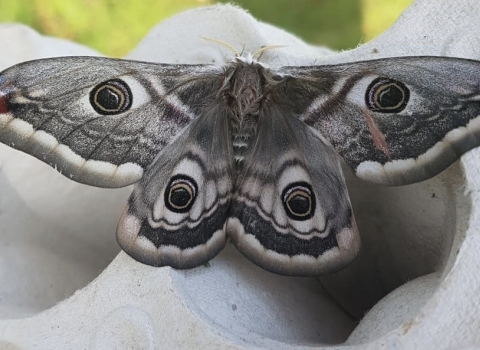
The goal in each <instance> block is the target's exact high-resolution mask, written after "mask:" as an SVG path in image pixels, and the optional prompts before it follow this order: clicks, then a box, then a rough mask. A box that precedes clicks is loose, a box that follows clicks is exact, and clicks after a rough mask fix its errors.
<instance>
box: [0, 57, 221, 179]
mask: <svg viewBox="0 0 480 350" xmlns="http://www.w3.org/2000/svg"><path fill="white" fill-rule="evenodd" d="M215 72H217V73H218V68H212V67H211V66H210V67H209V66H184V65H161V64H152V63H143V62H133V61H126V60H114V59H107V58H99V57H62V58H54V59H45V60H37V61H30V62H25V63H21V64H19V65H17V66H14V67H12V68H9V69H7V70H5V71H3V72H2V73H0V141H1V142H3V143H5V144H7V145H9V146H12V147H14V148H17V149H19V150H22V151H24V152H27V153H29V154H31V155H33V156H35V157H37V158H39V159H40V160H42V161H45V162H47V163H48V164H50V165H51V166H52V167H54V168H56V169H57V170H59V171H60V172H62V173H63V174H64V175H66V176H68V177H69V178H71V179H73V180H75V181H78V182H82V183H85V184H89V185H95V186H101V187H121V186H126V185H129V184H131V183H134V182H136V181H138V180H139V179H140V178H141V177H142V175H143V171H144V169H145V168H146V167H147V166H148V165H149V164H150V163H151V162H152V160H153V158H154V157H155V156H156V155H157V154H158V153H159V152H160V150H161V149H162V147H163V146H164V145H166V144H167V143H169V142H171V140H173V138H174V137H175V135H176V134H178V133H179V132H180V130H182V129H183V128H185V127H186V126H187V125H188V124H189V123H190V122H191V121H192V120H193V119H194V118H195V116H196V115H197V113H198V108H199V107H200V106H202V104H203V103H205V98H206V97H208V96H212V95H214V94H212V89H213V91H216V90H218V88H219V86H217V85H218V84H220V83H221V80H219V79H217V80H215V79H213V78H212V79H207V81H208V83H207V84H205V83H202V79H201V78H202V77H206V76H211V75H212V74H214V73H215ZM192 76H195V77H196V78H197V79H196V83H195V84H193V83H192V81H191V77H192ZM173 87H175V94H172V93H171V90H172V88H173Z"/></svg>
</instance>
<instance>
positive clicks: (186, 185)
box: [164, 175, 198, 213]
mask: <svg viewBox="0 0 480 350" xmlns="http://www.w3.org/2000/svg"><path fill="white" fill-rule="evenodd" d="M197 193H198V187H197V183H196V182H195V180H194V179H192V178H191V177H189V176H187V175H175V176H173V177H172V178H171V179H170V182H169V184H168V186H167V187H166V188H165V198H164V202H165V206H166V207H167V208H168V209H169V210H171V211H173V212H174V213H186V212H188V211H189V210H190V209H191V208H192V206H193V203H194V202H195V198H196V197H197Z"/></svg>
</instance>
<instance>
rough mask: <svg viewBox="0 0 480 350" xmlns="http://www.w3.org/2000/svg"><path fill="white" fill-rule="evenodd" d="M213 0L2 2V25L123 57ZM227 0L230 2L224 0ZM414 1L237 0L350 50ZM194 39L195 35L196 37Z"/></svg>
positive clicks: (309, 37) (305, 35)
mask: <svg viewBox="0 0 480 350" xmlns="http://www.w3.org/2000/svg"><path fill="white" fill-rule="evenodd" d="M214 2H215V1H214V0H175V1H173V0H122V1H120V0H69V1H66V0H48V1H47V0H0V22H20V23H24V24H26V25H28V26H31V27H33V28H34V29H36V30H38V31H39V32H40V33H43V34H47V35H51V36H56V37H62V38H66V39H70V40H72V41H76V42H79V43H82V44H85V45H87V46H90V47H92V48H94V49H96V50H98V51H100V52H102V53H104V54H106V55H108V56H114V57H121V56H123V55H125V54H126V53H127V52H129V51H130V50H131V49H133V48H134V47H135V45H136V44H137V43H138V42H139V40H140V39H142V38H143V37H144V36H145V34H146V33H147V32H148V31H149V30H150V29H151V28H152V27H153V26H154V25H155V24H157V23H158V22H160V21H161V20H163V19H165V18H167V17H169V16H171V15H173V14H175V13H177V12H179V11H182V10H185V9H187V8H193V7H197V6H201V5H209V4H212V3H214ZM222 2H227V1H222ZM410 2H411V0H388V1H386V0H295V1H294V0H261V1H260V0H237V1H236V3H237V4H238V5H240V6H242V7H244V8H246V9H248V10H249V11H250V13H251V14H252V15H253V16H255V17H257V18H258V19H260V20H262V21H264V22H268V23H271V24H274V25H276V26H278V27H281V28H283V29H285V30H287V31H290V32H292V33H294V34H296V35H297V36H299V37H300V38H302V39H303V40H305V41H307V42H310V43H312V44H319V45H325V46H328V47H331V48H333V49H347V48H352V47H355V46H357V45H358V44H360V43H361V42H363V41H366V40H369V39H371V38H373V37H374V36H376V35H378V34H379V33H380V32H381V31H383V30H384V29H385V28H387V27H388V26H389V25H390V24H391V23H392V22H393V21H394V20H395V18H396V17H397V16H398V15H399V13H400V12H401V11H402V10H403V9H404V8H405V7H406V6H408V4H409V3H410ZM192 35H195V33H192Z"/></svg>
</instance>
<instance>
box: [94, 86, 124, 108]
mask: <svg viewBox="0 0 480 350" xmlns="http://www.w3.org/2000/svg"><path fill="white" fill-rule="evenodd" d="M120 101H121V96H119V95H118V94H116V93H115V92H114V91H112V89H110V88H108V87H104V88H102V89H101V90H100V91H99V92H98V93H97V103H99V104H101V105H102V107H103V108H105V109H106V110H116V109H118V107H119V106H120V104H121V102H120Z"/></svg>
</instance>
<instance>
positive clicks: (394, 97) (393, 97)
mask: <svg viewBox="0 0 480 350" xmlns="http://www.w3.org/2000/svg"><path fill="white" fill-rule="evenodd" d="M409 98H410V91H409V90H408V88H407V87H406V86H405V84H403V83H402V82H399V81H396V80H393V79H388V78H377V79H375V80H373V81H372V82H371V83H370V85H369V86H368V88H367V93H366V95H365V102H366V104H367V107H368V108H369V109H370V110H372V111H375V112H382V113H398V112H401V111H402V110H404V109H405V107H406V106H407V103H408V100H409Z"/></svg>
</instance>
